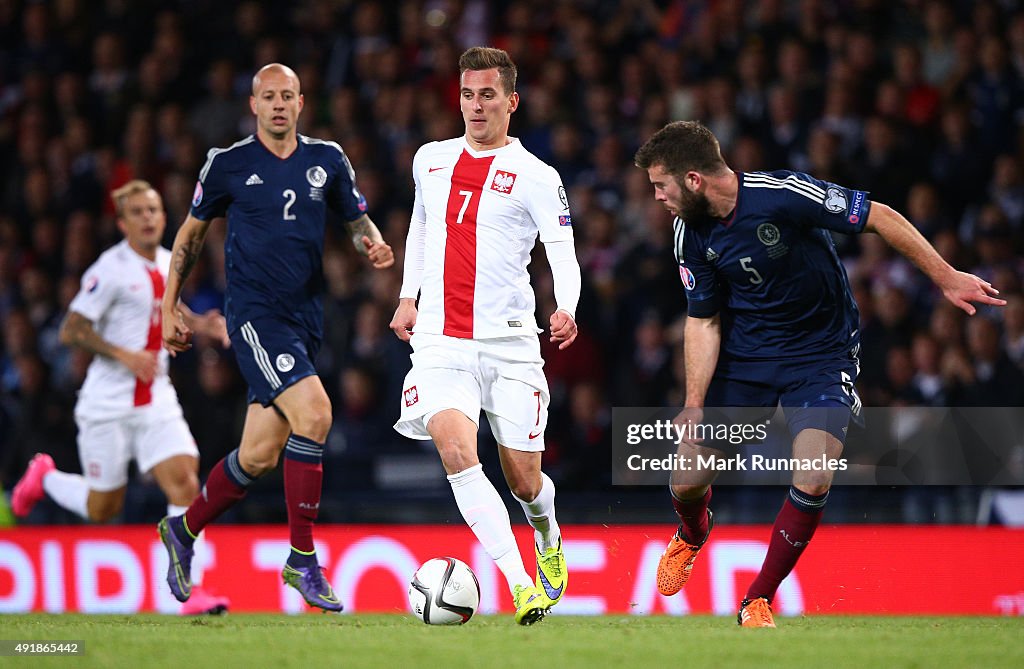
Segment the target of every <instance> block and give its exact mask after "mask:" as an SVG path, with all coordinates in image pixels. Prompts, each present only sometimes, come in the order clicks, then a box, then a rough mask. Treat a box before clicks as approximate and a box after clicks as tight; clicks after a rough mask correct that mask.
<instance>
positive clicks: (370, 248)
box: [363, 236, 395, 269]
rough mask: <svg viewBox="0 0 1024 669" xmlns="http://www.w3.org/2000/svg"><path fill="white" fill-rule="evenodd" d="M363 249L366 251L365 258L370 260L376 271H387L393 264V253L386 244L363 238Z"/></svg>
mask: <svg viewBox="0 0 1024 669" xmlns="http://www.w3.org/2000/svg"><path fill="white" fill-rule="evenodd" d="M363 248H365V249H366V257H367V258H369V259H370V262H371V263H373V266H374V267H375V268H376V269H387V268H388V267H391V266H392V265H394V264H395V253H394V251H392V250H391V246H389V245H388V244H386V243H384V242H373V241H370V238H369V237H365V236H364V237H363Z"/></svg>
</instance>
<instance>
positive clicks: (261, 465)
mask: <svg viewBox="0 0 1024 669" xmlns="http://www.w3.org/2000/svg"><path fill="white" fill-rule="evenodd" d="M280 457H281V449H280V448H275V447H268V448H254V449H253V450H252V452H250V453H247V454H243V453H240V454H239V456H238V464H239V465H241V467H242V470H243V471H244V472H245V473H246V474H248V475H249V476H251V477H252V478H254V479H258V478H259V477H261V476H263V475H264V474H267V473H269V472H271V471H273V470H274V469H276V468H277V462H278V460H279V459H280Z"/></svg>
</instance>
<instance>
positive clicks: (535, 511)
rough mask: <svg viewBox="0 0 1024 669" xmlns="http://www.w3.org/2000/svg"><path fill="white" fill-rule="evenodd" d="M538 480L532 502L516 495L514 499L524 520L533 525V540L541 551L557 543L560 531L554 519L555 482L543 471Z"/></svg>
mask: <svg viewBox="0 0 1024 669" xmlns="http://www.w3.org/2000/svg"><path fill="white" fill-rule="evenodd" d="M540 480H541V485H540V492H539V493H537V497H536V498H535V499H534V500H533V501H532V502H525V501H523V500H521V499H519V498H518V497H516V499H517V500H519V503H520V504H522V506H523V512H524V513H526V520H528V521H529V522H530V525H532V526H533V530H534V532H533V540H534V541H535V542H536V544H537V546H538V547H539V548H540V552H541V553H543V552H544V551H546V550H547V549H549V548H552V547H554V546H557V545H558V539H559V537H561V532H560V531H559V529H558V522H557V521H555V484H554V482H553V481H552V480H551V479H550V478H548V475H547V474H545V473H544V472H541V474H540ZM513 497H515V495H513Z"/></svg>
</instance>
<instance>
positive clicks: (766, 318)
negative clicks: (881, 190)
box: [674, 171, 871, 377]
mask: <svg viewBox="0 0 1024 669" xmlns="http://www.w3.org/2000/svg"><path fill="white" fill-rule="evenodd" d="M737 177H738V179H739V190H738V196H737V201H736V208H735V209H734V210H733V212H732V214H731V216H730V217H729V218H727V219H722V220H719V219H712V220H703V221H694V222H691V223H684V222H683V221H682V220H681V219H679V218H676V220H675V223H674V226H675V247H676V260H677V261H678V263H679V274H680V277H681V278H682V281H683V286H684V287H685V289H686V293H687V297H688V301H689V303H688V309H687V311H688V314H689V315H690V316H694V317H697V318H709V317H711V316H713V315H715V314H716V313H719V312H721V322H722V344H721V352H720V355H719V363H718V367H717V368H716V376H727V377H728V376H733V375H735V374H738V373H739V372H740V370H741V369H743V368H744V367H749V365H750V363H752V362H753V363H759V362H760V363H767V366H766V367H764V368H763V369H769V370H770V369H771V368H772V367H773V366H774V362H775V361H785V360H794V359H802V360H808V359H814V358H821V359H827V358H836V357H843V358H846V357H848V356H849V355H850V352H851V350H852V349H854V348H855V347H856V346H857V345H858V344H859V341H860V335H859V330H858V328H859V324H858V320H859V315H858V312H857V304H856V302H854V299H853V294H852V292H851V290H850V283H849V280H848V279H847V276H846V271H845V270H844V268H843V266H842V264H841V263H840V261H839V256H838V255H837V254H836V251H835V245H834V243H833V241H832V237H831V236H830V235H829V233H828V231H829V230H835V231H837V232H843V233H859V232H861V231H863V229H864V225H865V222H866V221H867V217H868V212H869V209H870V206H871V203H870V202H869V201H868V194H867V193H866V192H865V191H858V190H850V189H847V188H843V187H841V186H837V185H835V184H832V183H828V182H825V181H819V180H817V179H814V178H813V177H810V176H808V175H806V174H802V173H799V172H789V171H779V172H769V173H764V172H747V173H739V174H738V175H737ZM756 367H758V368H761V365H756ZM749 373H751V372H750V370H749V369H745V370H744V371H743V372H742V374H740V375H742V376H746V375H748V374H749ZM754 373H755V374H756V371H755V372H754Z"/></svg>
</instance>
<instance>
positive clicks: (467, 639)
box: [0, 614, 1024, 669]
mask: <svg viewBox="0 0 1024 669" xmlns="http://www.w3.org/2000/svg"><path fill="white" fill-rule="evenodd" d="M777 622H778V624H779V628H778V629H775V630H743V629H740V628H738V627H737V626H736V623H735V620H734V619H731V618H723V617H713V616H689V617H684V618H671V617H665V616H652V617H630V616H603V617H575V616H551V617H548V618H547V619H546V620H544V621H543V622H542V623H540V624H538V625H535V626H533V627H528V628H522V627H517V626H516V625H515V624H514V623H513V621H512V616H511V615H506V616H478V617H476V618H474V619H473V620H471V621H470V622H469V624H467V625H465V626H463V627H429V626H427V625H424V624H423V623H421V622H419V621H417V620H414V619H413V618H412V617H410V616H403V615H351V616H348V615H302V616H285V615H250V614H233V615H228V616H224V617H204V618H178V617H174V616H159V615H135V616H87V615H78V614H63V615H39V614H33V615H2V616H0V639H4V640H14V639H17V640H30V639H34V640H50V641H57V640H80V641H84V643H85V653H84V655H82V656H79V657H74V658H72V657H40V656H34V657H20V658H17V657H16V658H9V657H4V658H0V665H2V666H4V667H20V666H26V667H27V666H32V667H72V666H74V667H104V668H106V667H142V668H144V669H149V668H157V667H168V668H173V669H201V668H204V667H216V668H218V669H232V668H234V667H242V668H244V669H260V668H262V667H272V668H273V669H285V668H286V667H301V668H303V669H327V668H328V667H389V668H390V667H394V668H396V669H425V668H428V667H467V668H469V667H472V668H474V669H484V668H486V667H550V668H551V669H574V668H576V667H587V668H588V669H589V668H592V667H629V668H630V669H641V668H643V667H682V666H686V667H729V668H730V669H737V668H740V667H759V668H766V667H786V668H787V669H789V668H797V667H813V668H815V669H839V668H841V667H886V668H890V667H922V668H924V667H940V666H941V667H950V668H957V667H986V668H988V667H1022V666H1024V643H1022V641H1021V639H1024V618H996V617H883V616H812V617H798V618H779V619H778V621H777Z"/></svg>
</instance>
